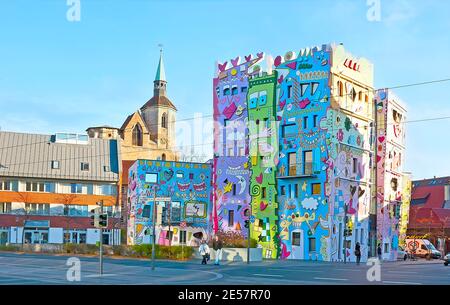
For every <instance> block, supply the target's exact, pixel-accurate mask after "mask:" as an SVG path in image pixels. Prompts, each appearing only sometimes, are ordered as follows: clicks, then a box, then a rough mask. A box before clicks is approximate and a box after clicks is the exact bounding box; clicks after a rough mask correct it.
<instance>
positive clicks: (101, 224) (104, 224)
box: [98, 213, 108, 228]
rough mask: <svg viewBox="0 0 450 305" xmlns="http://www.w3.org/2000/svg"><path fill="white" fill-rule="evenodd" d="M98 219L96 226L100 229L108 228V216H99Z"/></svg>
mask: <svg viewBox="0 0 450 305" xmlns="http://www.w3.org/2000/svg"><path fill="white" fill-rule="evenodd" d="M98 218H99V220H98V226H99V227H100V228H106V227H107V226H108V214H107V213H103V214H100V215H99V216H98Z"/></svg>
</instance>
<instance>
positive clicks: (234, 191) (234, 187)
mask: <svg viewBox="0 0 450 305" xmlns="http://www.w3.org/2000/svg"><path fill="white" fill-rule="evenodd" d="M233 196H236V184H234V183H233Z"/></svg>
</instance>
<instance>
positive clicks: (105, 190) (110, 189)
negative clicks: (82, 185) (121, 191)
mask: <svg viewBox="0 0 450 305" xmlns="http://www.w3.org/2000/svg"><path fill="white" fill-rule="evenodd" d="M99 189H100V195H109V196H112V195H116V193H117V192H116V186H115V185H111V184H104V185H100V186H99Z"/></svg>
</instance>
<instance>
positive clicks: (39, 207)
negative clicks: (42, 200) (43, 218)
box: [25, 203, 50, 215]
mask: <svg viewBox="0 0 450 305" xmlns="http://www.w3.org/2000/svg"><path fill="white" fill-rule="evenodd" d="M25 210H26V211H27V214H28V215H50V205H49V204H37V203H26V204H25Z"/></svg>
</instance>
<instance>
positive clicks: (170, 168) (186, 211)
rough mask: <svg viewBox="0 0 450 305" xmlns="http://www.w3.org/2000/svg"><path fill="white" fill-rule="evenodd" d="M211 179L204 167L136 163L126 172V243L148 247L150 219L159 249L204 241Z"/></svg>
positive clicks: (209, 222) (149, 162)
mask: <svg viewBox="0 0 450 305" xmlns="http://www.w3.org/2000/svg"><path fill="white" fill-rule="evenodd" d="M211 175H212V172H211V164H208V163H186V162H175V161H160V160H137V161H136V162H135V163H134V164H133V165H132V166H131V167H130V169H129V172H128V204H129V211H130V212H129V215H128V230H127V243H128V244H130V245H136V244H142V243H151V242H152V240H151V232H152V230H153V225H154V221H153V218H154V217H155V220H156V221H155V224H156V225H155V228H154V229H155V236H156V243H157V244H159V245H182V244H183V245H188V246H197V245H199V243H200V241H201V239H202V238H208V237H209V232H211V231H212V227H210V224H211V221H210V220H211V211H212V209H211V208H212V205H211V199H212V192H211ZM155 202H156V206H155ZM154 212H156V215H153V214H154Z"/></svg>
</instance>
